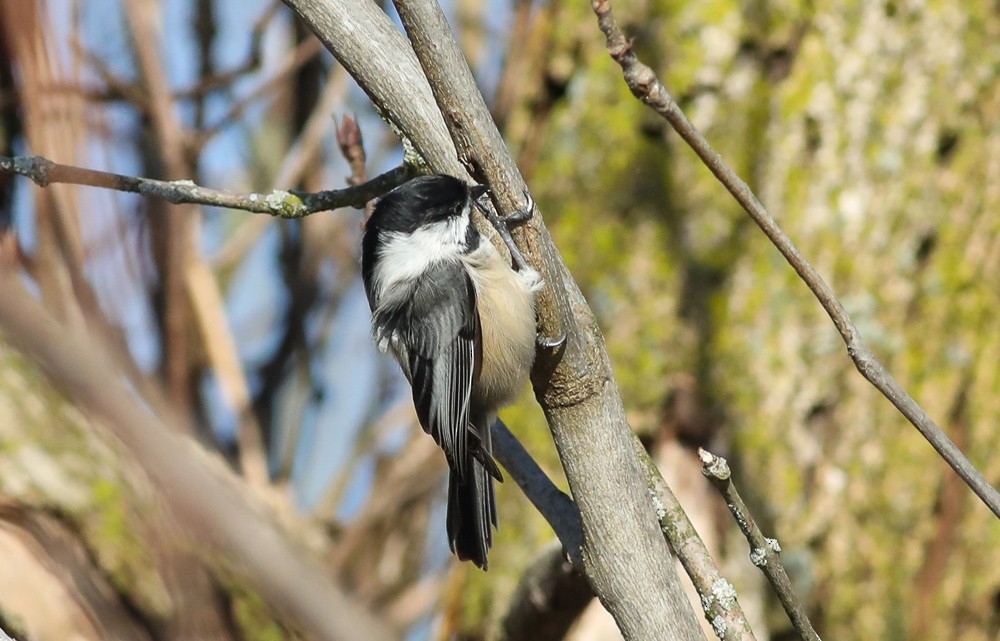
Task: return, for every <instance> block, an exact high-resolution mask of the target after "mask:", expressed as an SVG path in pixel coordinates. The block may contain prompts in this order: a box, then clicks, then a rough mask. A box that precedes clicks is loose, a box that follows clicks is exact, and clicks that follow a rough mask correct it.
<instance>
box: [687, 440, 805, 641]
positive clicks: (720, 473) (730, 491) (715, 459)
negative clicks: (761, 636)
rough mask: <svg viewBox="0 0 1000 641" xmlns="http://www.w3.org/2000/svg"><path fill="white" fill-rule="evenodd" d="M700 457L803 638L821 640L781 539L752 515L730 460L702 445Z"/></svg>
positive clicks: (703, 467) (759, 564) (704, 468)
mask: <svg viewBox="0 0 1000 641" xmlns="http://www.w3.org/2000/svg"><path fill="white" fill-rule="evenodd" d="M698 456H699V457H700V458H701V463H702V474H704V475H705V476H706V477H707V478H708V480H710V481H711V482H712V485H714V486H715V489H717V490H718V491H719V494H721V495H722V498H723V499H725V501H726V506H727V507H728V508H729V511H730V512H731V513H732V515H733V518H734V519H736V524H737V525H739V527H740V531H741V532H743V536H745V537H746V539H747V542H748V543H749V544H750V561H752V562H753V564H754V565H756V566H757V567H758V568H760V571H761V572H763V573H764V576H766V577H767V581H768V583H770V584H771V588H772V589H773V590H774V593H775V594H776V595H778V600H779V601H781V607H783V608H784V609H785V612H786V613H787V614H788V618H789V619H791V621H792V625H793V626H795V629H796V630H797V631H798V633H799V637H801V638H802V639H803V641H820V638H819V635H818V634H816V630H814V629H813V626H812V623H811V622H810V621H809V617H808V616H806V611H805V608H804V607H802V602H801V601H799V597H798V595H796V594H795V590H794V589H793V588H792V582H791V580H790V579H789V578H788V574H787V573H786V572H785V566H784V565H782V563H781V557H780V556H778V553H779V552H781V546H780V545H778V541H777V539H769V538H767V537H765V536H764V534H763V533H762V532H761V531H760V528H759V527H757V522H756V521H754V519H753V515H751V514H750V510H749V509H748V508H747V506H746V503H744V502H743V498H742V497H741V496H740V493H739V492H737V491H736V486H735V485H734V484H733V482H732V474H731V473H730V471H729V463H727V462H726V459H724V458H722V457H721V456H716V455H714V454H712V453H711V452H707V451H705V450H703V449H701V448H698Z"/></svg>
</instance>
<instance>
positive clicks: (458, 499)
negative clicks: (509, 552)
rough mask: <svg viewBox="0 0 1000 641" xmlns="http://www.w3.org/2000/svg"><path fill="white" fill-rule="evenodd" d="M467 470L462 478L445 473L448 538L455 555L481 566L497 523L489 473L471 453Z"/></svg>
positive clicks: (495, 502)
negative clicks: (446, 482)
mask: <svg viewBox="0 0 1000 641" xmlns="http://www.w3.org/2000/svg"><path fill="white" fill-rule="evenodd" d="M467 470H468V473H467V476H466V478H465V481H464V482H463V481H462V479H461V478H460V477H459V476H458V475H457V474H455V472H452V473H451V474H450V476H449V477H448V541H449V542H450V543H451V549H452V551H453V552H454V553H455V554H456V555H457V556H458V558H459V559H461V560H463V561H472V562H473V563H475V564H476V565H478V566H479V567H480V568H482V569H483V570H485V569H486V565H487V564H486V554H487V553H488V552H489V551H490V547H492V546H493V528H494V527H496V526H497V499H496V493H495V492H494V489H493V477H492V476H490V474H489V472H487V470H486V468H485V467H483V465H482V463H480V462H479V461H477V460H476V459H475V458H473V457H472V456H471V455H470V456H469V461H468V468H467Z"/></svg>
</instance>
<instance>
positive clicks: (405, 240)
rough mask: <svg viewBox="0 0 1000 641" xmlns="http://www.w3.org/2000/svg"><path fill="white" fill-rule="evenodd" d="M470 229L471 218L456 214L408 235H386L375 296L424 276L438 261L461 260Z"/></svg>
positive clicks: (377, 268)
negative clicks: (399, 284) (466, 236)
mask: <svg viewBox="0 0 1000 641" xmlns="http://www.w3.org/2000/svg"><path fill="white" fill-rule="evenodd" d="M468 228H469V220H468V218H466V217H457V218H452V219H449V220H445V221H441V222H438V223H434V224H432V225H428V226H427V227H424V228H421V229H418V230H416V231H414V232H412V233H409V234H405V233H402V232H396V233H390V234H387V235H386V238H385V241H384V243H383V244H382V248H381V249H380V250H379V261H378V264H377V265H376V267H375V273H374V285H375V292H376V296H378V297H381V296H382V295H384V294H385V293H386V292H387V291H389V290H390V288H392V287H393V286H394V285H396V284H398V283H401V282H404V281H407V280H412V279H414V278H417V277H419V276H421V275H423V273H424V272H426V271H427V268H428V267H430V266H431V265H433V264H434V263H436V262H438V261H446V260H458V259H459V258H460V257H461V256H462V245H463V243H464V241H465V235H466V233H467V232H468Z"/></svg>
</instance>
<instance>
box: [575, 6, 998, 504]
mask: <svg viewBox="0 0 1000 641" xmlns="http://www.w3.org/2000/svg"><path fill="white" fill-rule="evenodd" d="M591 6H592V8H593V10H594V13H595V14H597V19H598V24H599V25H600V28H601V31H602V32H604V35H605V36H606V37H607V48H608V53H609V54H610V55H611V57H612V58H613V59H614V60H615V62H617V63H618V64H619V65H620V66H621V68H622V74H623V75H624V77H625V83H626V84H627V85H628V87H629V89H631V90H632V93H633V94H634V95H635V96H636V97H637V98H639V99H640V100H642V101H643V102H644V103H646V104H647V105H649V106H650V107H651V108H652V109H653V110H654V111H656V113H658V114H660V115H661V116H662V117H663V118H664V120H666V121H667V122H669V123H670V125H671V126H672V127H673V128H674V130H676V131H677V133H678V134H679V135H680V137H681V138H683V139H684V141H685V142H687V144H688V145H689V146H690V147H691V149H693V150H694V152H695V153H696V154H698V157H699V158H701V160H702V162H704V163H705V166H706V167H708V168H709V170H711V172H712V173H713V174H715V177H716V178H718V180H719V182H721V183H722V184H723V186H725V188H726V189H727V190H729V193H731V194H732V195H733V197H734V198H735V199H736V201H737V202H738V203H739V204H740V206H741V207H743V209H745V210H746V212H747V213H748V214H749V215H750V218H752V219H753V221H754V222H755V223H756V224H757V226H758V227H760V229H761V231H763V232H764V235H766V236H767V237H768V239H769V240H770V241H771V243H772V244H773V245H774V246H775V247H776V248H777V249H778V251H780V252H781V255H782V256H784V257H785V260H787V261H788V264H789V265H791V266H792V269H794V270H795V272H796V273H797V274H798V275H799V277H800V278H801V279H802V280H803V282H805V284H806V286H807V287H809V289H810V290H811V291H812V293H813V295H815V296H816V299H817V300H819V302H820V305H822V306H823V309H824V310H825V311H826V313H827V314H828V315H829V316H830V320H832V321H833V324H834V325H835V326H836V327H837V331H838V332H840V335H841V337H842V338H843V339H844V343H845V344H846V345H847V353H848V355H849V356H850V357H851V360H853V361H854V365H855V366H856V367H857V368H858V371H859V372H861V375H862V376H864V377H865V379H867V380H868V382H870V383H871V384H872V385H873V386H874V387H875V388H876V389H877V390H878V391H879V392H881V393H882V395H883V396H885V397H886V398H887V399H889V401H890V402H891V403H892V404H893V405H894V406H895V407H896V409H898V410H899V412H900V413H901V414H902V415H903V416H905V417H906V419H907V420H908V421H910V423H912V424H913V426H914V427H916V428H917V430H918V431H919V432H920V433H921V434H922V435H923V437H924V438H925V439H927V441H928V442H929V443H930V444H931V446H933V447H934V449H935V450H937V452H938V454H940V455H941V457H942V458H943V459H944V460H945V461H947V462H948V465H950V466H951V467H952V469H954V470H955V472H956V473H957V474H958V475H959V476H960V477H962V480H963V481H965V483H966V484H967V485H968V486H969V487H970V488H972V491H973V492H975V493H976V495H977V496H979V498H980V499H981V500H982V501H983V503H985V504H986V505H987V506H988V507H989V508H990V510H992V511H993V514H995V515H996V516H997V517H1000V492H997V490H996V489H995V488H994V487H993V486H992V485H990V484H989V483H988V482H987V481H986V479H985V478H984V477H983V475H982V473H981V472H980V471H979V470H977V469H976V467H975V466H974V465H973V464H972V463H971V462H969V459H968V458H967V457H966V456H965V454H963V453H962V451H961V450H959V449H958V447H956V446H955V444H954V443H953V442H952V441H951V439H950V438H948V435H947V434H945V432H944V430H942V429H941V428H940V427H939V426H938V424H937V423H935V422H934V420H933V419H931V417H930V416H928V414H927V412H925V411H924V409H923V408H922V407H920V405H919V404H917V402H916V401H915V400H913V398H912V397H911V396H910V395H909V394H908V393H907V392H906V390H904V389H903V387H902V386H901V385H900V384H899V383H898V382H897V381H896V379H895V378H893V376H892V375H891V374H890V373H889V371H888V370H887V369H886V368H885V366H884V365H882V363H881V362H880V361H879V360H878V359H877V358H876V357H875V355H874V354H873V353H872V350H871V348H869V347H868V344H867V343H866V342H865V341H864V339H863V338H862V337H861V332H859V331H858V328H857V327H856V326H855V325H854V321H852V320H851V317H850V316H849V315H848V314H847V311H846V310H845V309H844V306H843V305H842V304H841V303H840V301H839V300H838V299H837V297H836V295H835V294H834V292H833V289H831V288H830V286H829V285H827V284H826V281H824V280H823V277H822V276H821V275H820V274H819V272H817V271H816V269H815V268H813V266H812V265H811V264H810V263H809V261H808V260H806V258H805V257H804V256H803V255H802V253H801V252H800V251H799V249H798V247H796V246H795V243H793V242H792V240H791V238H789V237H788V235H787V234H785V232H784V231H782V229H781V227H779V226H778V223H777V222H775V220H774V218H772V217H771V214H769V213H768V212H767V210H766V209H765V208H764V206H763V205H762V204H761V203H760V201H759V200H758V199H757V196H756V195H754V193H753V191H752V190H751V189H750V187H749V186H748V185H747V184H746V183H745V182H743V180H742V179H740V177H739V176H738V175H736V172H734V171H733V170H732V169H731V168H730V167H729V165H728V164H726V162H725V161H724V160H723V159H722V157H721V156H720V155H719V154H718V153H717V152H716V151H715V150H714V149H713V148H712V146H711V145H709V143H708V141H707V140H705V137H704V136H702V135H701V133H700V132H699V131H698V130H697V129H696V128H695V127H694V125H692V124H691V121H689V120H688V119H687V116H685V115H684V112H683V111H681V108H680V106H678V105H677V103H676V102H675V101H674V99H673V98H672V97H671V95H670V93H669V92H668V91H667V89H666V87H664V85H663V84H662V83H661V82H660V81H659V80H657V78H656V74H655V73H653V70H652V69H650V68H649V67H648V66H646V65H644V64H643V63H641V62H640V61H639V59H638V58H637V57H636V55H635V52H634V51H633V50H632V45H631V43H630V41H629V40H628V39H627V38H626V37H625V36H624V34H622V32H621V29H619V28H618V24H617V22H616V21H615V18H614V15H613V14H612V12H611V0H592V1H591Z"/></svg>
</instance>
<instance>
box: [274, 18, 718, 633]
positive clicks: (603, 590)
mask: <svg viewBox="0 0 1000 641" xmlns="http://www.w3.org/2000/svg"><path fill="white" fill-rule="evenodd" d="M286 1H290V0H286ZM395 6H396V10H397V12H398V13H399V16H400V19H401V21H402V23H403V26H404V27H405V28H406V32H407V35H408V37H409V39H410V42H411V43H412V45H413V49H414V52H415V53H416V55H417V59H418V60H419V62H420V66H421V67H422V68H423V71H424V74H425V75H426V77H427V80H428V82H429V83H430V87H431V91H432V93H433V97H434V100H435V101H436V103H437V105H438V107H439V109H440V111H441V114H442V116H443V117H444V121H445V125H446V126H447V128H448V132H449V134H450V136H451V139H452V141H453V142H454V144H455V148H456V150H457V152H458V157H459V159H460V160H461V161H462V163H463V165H464V166H465V167H466V168H467V169H468V170H470V173H472V174H473V175H474V176H475V177H476V178H477V179H479V180H480V181H483V182H486V183H488V184H489V185H490V186H491V187H492V189H493V192H492V193H493V197H494V198H495V199H496V200H495V202H496V204H497V205H498V207H499V209H501V210H502V211H505V212H511V211H513V210H515V209H516V208H518V207H520V206H521V205H522V204H523V199H524V196H523V195H522V194H523V193H524V190H525V185H524V180H523V178H522V177H521V175H520V172H519V171H518V169H517V167H516V165H515V164H514V161H513V159H511V157H510V154H509V152H508V151H507V148H506V145H505V144H504V142H503V138H502V137H501V136H500V133H499V131H497V128H496V125H495V123H494V121H493V118H492V116H491V115H490V112H489V110H488V109H487V107H486V104H485V101H484V100H483V97H482V94H481V93H480V92H479V89H478V88H477V86H476V83H475V79H474V78H473V76H472V72H471V70H470V69H469V66H468V64H467V63H466V61H465V58H464V56H463V55H462V52H461V50H460V49H459V47H458V43H457V42H456V41H455V38H454V36H453V34H452V32H451V28H450V27H449V25H448V22H447V19H446V18H445V16H444V12H443V10H442V9H441V7H440V6H439V5H438V3H437V2H436V1H435V0H395ZM432 166H433V165H432ZM518 236H519V240H521V241H522V244H523V246H524V247H525V248H526V249H527V252H526V255H527V256H529V257H530V258H532V259H533V260H534V263H535V264H538V267H539V269H540V271H541V272H542V276H543V278H544V279H545V281H546V282H547V283H548V287H547V288H546V290H545V294H544V295H543V296H542V297H541V301H540V314H539V316H540V318H539V326H540V328H541V330H542V332H543V334H544V335H547V336H552V337H554V336H559V335H560V334H561V333H563V332H565V334H566V336H567V342H566V345H565V346H564V348H562V349H561V350H559V353H558V354H555V355H553V354H547V353H542V354H540V356H541V357H542V358H540V359H539V361H540V362H539V364H538V365H537V366H536V368H535V371H534V372H533V377H532V383H533V384H534V387H535V395H536V397H537V398H538V400H539V402H540V404H541V406H542V409H543V410H544V412H545V416H546V419H547V420H548V422H549V426H550V428H551V430H552V435H553V440H554V441H555V444H556V449H557V450H558V452H559V456H560V459H561V460H562V463H563V468H564V470H565V471H566V479H567V481H568V482H569V485H570V489H571V490H572V492H573V496H574V498H575V499H576V502H577V505H578V506H579V509H580V516H581V523H582V528H583V534H584V536H583V549H582V555H583V560H584V569H585V572H586V575H587V578H588V580H589V581H590V584H591V587H592V588H593V590H594V592H595V594H597V595H598V597H600V599H601V601H602V603H603V604H604V605H605V606H606V607H607V609H608V611H609V612H610V613H611V614H612V616H613V617H614V619H615V622H616V623H617V624H618V627H619V629H620V630H621V632H622V635H623V636H624V638H625V639H628V640H630V641H631V640H633V639H653V638H678V639H695V638H703V633H702V632H701V629H700V626H699V624H698V621H697V619H696V617H695V615H694V612H693V611H692V609H691V607H690V604H689V603H688V601H687V597H686V595H685V594H684V592H683V589H682V587H681V585H680V581H679V578H678V576H677V572H676V570H675V568H674V563H673V559H672V557H671V555H670V550H669V548H668V546H667V545H666V543H665V541H664V539H663V537H662V535H661V534H660V532H659V528H658V527H657V523H656V519H655V518H654V515H653V514H652V513H651V510H650V509H649V495H648V492H647V490H646V483H645V478H644V476H643V470H642V463H641V461H640V460H639V458H638V456H637V455H636V453H635V451H634V449H633V446H632V439H633V438H634V434H633V432H632V430H631V428H630V426H629V424H628V421H627V419H626V417H625V411H624V407H623V404H622V399H621V396H620V394H619V393H618V390H617V386H616V385H615V384H614V375H613V372H612V371H611V365H610V360H609V358H608V354H607V350H606V349H605V346H604V342H603V338H602V336H601V333H600V329H599V328H598V327H597V324H596V321H595V319H594V316H593V312H592V311H591V310H590V308H589V306H588V305H587V303H586V301H585V300H584V298H583V295H582V294H581V292H580V290H579V288H578V287H577V286H576V284H575V283H574V282H573V280H572V277H571V276H570V275H569V272H568V270H567V269H566V266H565V264H564V263H563V261H562V259H561V257H560V255H559V252H558V250H556V248H555V246H554V244H553V243H552V239H551V237H550V236H549V235H548V232H547V231H546V230H545V226H544V224H543V223H542V221H541V219H540V217H538V216H536V217H535V218H534V219H533V220H532V221H530V222H529V223H528V224H527V225H525V226H523V227H522V228H521V229H520V230H519V232H518ZM637 551H641V553H637Z"/></svg>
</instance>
